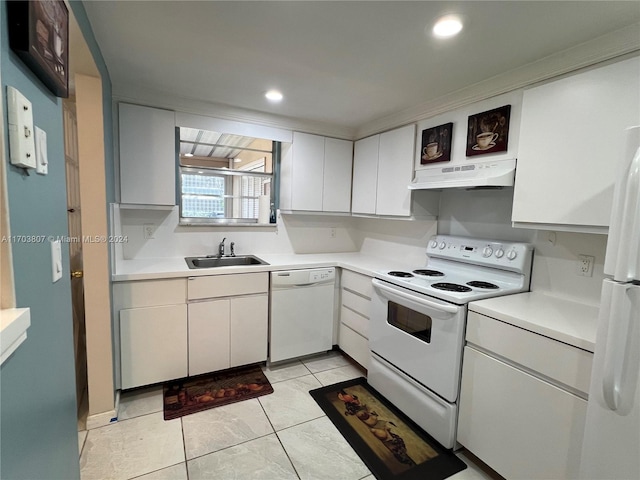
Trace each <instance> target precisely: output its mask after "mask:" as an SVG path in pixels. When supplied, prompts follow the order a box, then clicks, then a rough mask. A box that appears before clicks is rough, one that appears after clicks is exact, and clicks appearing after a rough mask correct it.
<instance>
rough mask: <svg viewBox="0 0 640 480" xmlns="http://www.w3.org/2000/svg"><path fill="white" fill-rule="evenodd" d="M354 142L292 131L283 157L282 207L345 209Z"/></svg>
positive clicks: (288, 208)
mask: <svg viewBox="0 0 640 480" xmlns="http://www.w3.org/2000/svg"><path fill="white" fill-rule="evenodd" d="M352 156H353V142H351V141H348V140H339V139H335V138H325V137H321V136H318V135H310V134H307V133H299V132H294V133H293V144H292V145H291V147H290V148H289V149H288V150H287V151H285V152H284V154H283V157H282V176H281V193H280V195H281V196H280V207H281V208H282V209H283V210H298V211H310V212H338V213H348V212H349V211H350V207H351V166H352Z"/></svg>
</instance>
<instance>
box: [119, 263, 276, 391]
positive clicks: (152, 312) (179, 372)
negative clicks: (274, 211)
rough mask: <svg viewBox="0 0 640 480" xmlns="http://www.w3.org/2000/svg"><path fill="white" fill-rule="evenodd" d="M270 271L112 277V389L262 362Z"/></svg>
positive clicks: (266, 335)
mask: <svg viewBox="0 0 640 480" xmlns="http://www.w3.org/2000/svg"><path fill="white" fill-rule="evenodd" d="M268 275H269V274H268V273H266V272H260V273H247V274H234V275H211V276H202V277H192V278H189V280H188V281H187V280H186V279H184V278H180V279H166V280H165V279H162V280H144V281H131V282H117V283H115V284H114V293H113V298H114V314H115V316H114V319H115V320H116V321H115V322H114V331H115V338H118V339H119V340H120V341H119V342H118V343H117V344H116V345H115V349H116V372H117V375H116V377H117V378H116V380H117V388H121V389H123V390H126V389H130V388H135V387H141V386H144V385H150V384H153V383H160V382H164V381H167V380H173V379H176V378H182V377H187V376H192V375H199V374H201V373H207V372H212V371H216V370H224V369H226V368H230V367H237V366H241V365H248V364H251V363H258V362H263V361H265V360H266V359H267V339H268V331H267V330H268V312H269V300H268V298H269V296H268V292H269V276H268Z"/></svg>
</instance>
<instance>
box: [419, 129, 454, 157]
mask: <svg viewBox="0 0 640 480" xmlns="http://www.w3.org/2000/svg"><path fill="white" fill-rule="evenodd" d="M452 132H453V123H445V124H444V125H439V126H437V127H433V128H427V129H425V130H423V131H422V144H421V148H420V164H421V165H427V164H429V163H436V162H448V161H449V160H451V136H452Z"/></svg>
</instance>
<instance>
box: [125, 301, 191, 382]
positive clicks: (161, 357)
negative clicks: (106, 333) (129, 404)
mask: <svg viewBox="0 0 640 480" xmlns="http://www.w3.org/2000/svg"><path fill="white" fill-rule="evenodd" d="M120 355H121V372H122V388H123V389H127V388H133V387H139V386H141V385H149V384H152V383H158V382H163V381H165V380H171V379H174V378H181V377H186V376H187V306H186V305H184V304H183V305H168V306H162V307H146V308H131V309H125V310H120Z"/></svg>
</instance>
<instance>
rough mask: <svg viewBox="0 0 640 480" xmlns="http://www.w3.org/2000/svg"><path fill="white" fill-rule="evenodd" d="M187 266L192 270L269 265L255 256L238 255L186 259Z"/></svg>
mask: <svg viewBox="0 0 640 480" xmlns="http://www.w3.org/2000/svg"><path fill="white" fill-rule="evenodd" d="M185 261H186V262H187V266H188V267H189V268H191V269H197V268H216V267H241V266H246V265H269V264H268V263H267V262H265V261H264V260H262V259H260V258H258V257H256V256H254V255H238V256H237V257H218V256H215V255H209V256H206V257H185Z"/></svg>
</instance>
